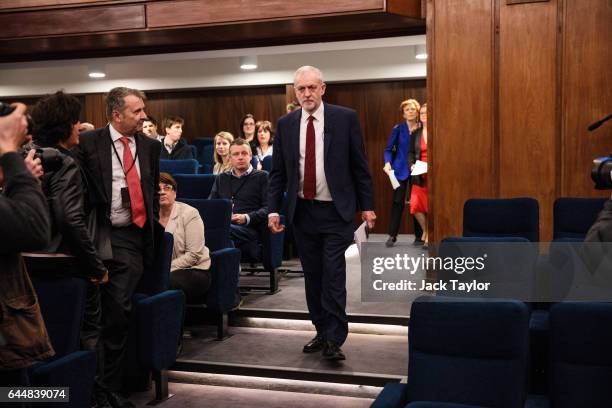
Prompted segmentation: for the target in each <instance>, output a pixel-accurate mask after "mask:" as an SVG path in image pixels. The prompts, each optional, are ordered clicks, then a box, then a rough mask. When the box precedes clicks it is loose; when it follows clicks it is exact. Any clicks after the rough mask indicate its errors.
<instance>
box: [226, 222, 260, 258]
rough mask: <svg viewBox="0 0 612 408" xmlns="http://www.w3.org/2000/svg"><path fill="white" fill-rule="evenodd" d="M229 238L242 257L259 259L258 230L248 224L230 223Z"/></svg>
mask: <svg viewBox="0 0 612 408" xmlns="http://www.w3.org/2000/svg"><path fill="white" fill-rule="evenodd" d="M230 238H231V239H232V241H234V245H235V246H236V248H238V249H239V250H240V253H241V254H242V256H241V258H242V259H249V260H255V261H257V262H259V261H261V246H260V245H259V232H258V231H257V229H256V228H254V227H252V226H249V225H237V224H232V225H230Z"/></svg>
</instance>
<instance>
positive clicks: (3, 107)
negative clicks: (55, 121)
mask: <svg viewBox="0 0 612 408" xmlns="http://www.w3.org/2000/svg"><path fill="white" fill-rule="evenodd" d="M14 110H15V107H14V106H11V105H9V104H8V103H4V102H0V116H7V115H10V114H11V113H13V111H14ZM25 117H26V120H27V122H28V132H27V133H26V135H31V134H32V130H33V129H34V121H33V120H32V117H31V116H30V115H29V114H26V115H25Z"/></svg>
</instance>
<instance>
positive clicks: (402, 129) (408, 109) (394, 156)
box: [383, 99, 422, 247]
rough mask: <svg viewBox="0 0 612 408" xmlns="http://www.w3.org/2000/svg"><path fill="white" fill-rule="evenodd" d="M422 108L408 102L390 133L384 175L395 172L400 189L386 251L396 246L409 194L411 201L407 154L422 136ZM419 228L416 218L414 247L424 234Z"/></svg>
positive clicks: (394, 201)
mask: <svg viewBox="0 0 612 408" xmlns="http://www.w3.org/2000/svg"><path fill="white" fill-rule="evenodd" d="M420 108H421V106H420V105H419V102H417V101H416V100H415V99H406V100H405V101H403V102H402V103H400V107H399V110H400V112H401V113H402V116H403V118H404V120H403V121H402V122H401V123H399V124H397V125H395V126H394V127H393V129H392V130H391V136H389V142H388V143H387V147H386V148H385V152H384V160H385V167H383V171H384V172H385V173H389V172H390V171H393V173H394V174H395V177H396V178H397V181H399V183H400V185H399V187H398V188H396V189H395V190H393V201H392V202H391V219H390V222H389V238H388V239H387V242H386V243H385V244H386V246H387V247H392V246H393V245H395V241H396V240H397V234H398V233H399V230H400V225H401V222H402V213H403V212H404V205H405V202H406V192H408V197H410V190H411V188H410V166H409V163H408V152H409V150H410V145H411V143H412V140H413V139H414V137H415V136H416V134H417V133H418V132H420V122H419V109H420ZM419 227H420V224H419V223H418V221H417V220H416V218H414V236H415V239H414V244H415V245H420V244H421V243H422V241H421V235H422V231H420V228H419Z"/></svg>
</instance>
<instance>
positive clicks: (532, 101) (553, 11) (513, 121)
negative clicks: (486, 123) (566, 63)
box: [499, 0, 560, 240]
mask: <svg viewBox="0 0 612 408" xmlns="http://www.w3.org/2000/svg"><path fill="white" fill-rule="evenodd" d="M499 31H500V42H499V47H500V58H499V129H500V135H499V149H500V155H499V157H500V161H499V185H500V189H499V197H504V198H505V197H519V196H527V197H533V198H536V199H537V200H538V202H539V204H540V235H541V237H540V238H541V239H542V240H550V239H551V238H552V206H553V202H554V199H555V196H556V188H555V186H556V175H557V174H560V173H559V172H557V171H556V170H557V169H556V166H557V163H556V154H555V151H556V147H557V139H558V124H557V121H556V116H555V112H556V110H555V108H556V87H557V78H556V65H557V64H556V62H557V61H556V58H557V48H556V46H555V45H556V41H557V36H556V33H557V1H556V0H553V1H550V2H546V3H531V4H522V5H518V6H509V5H506V4H505V3H502V4H501V5H500V30H499Z"/></svg>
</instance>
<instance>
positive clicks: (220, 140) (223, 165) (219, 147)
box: [213, 131, 234, 174]
mask: <svg viewBox="0 0 612 408" xmlns="http://www.w3.org/2000/svg"><path fill="white" fill-rule="evenodd" d="M232 143H234V135H232V134H231V133H230V132H225V131H223V132H219V133H217V134H216V135H215V155H214V157H215V166H214V167H213V174H219V173H223V172H226V171H229V170H231V169H232V165H231V163H230V154H229V149H230V146H231V144H232Z"/></svg>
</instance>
